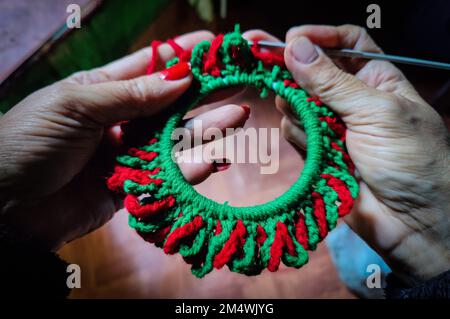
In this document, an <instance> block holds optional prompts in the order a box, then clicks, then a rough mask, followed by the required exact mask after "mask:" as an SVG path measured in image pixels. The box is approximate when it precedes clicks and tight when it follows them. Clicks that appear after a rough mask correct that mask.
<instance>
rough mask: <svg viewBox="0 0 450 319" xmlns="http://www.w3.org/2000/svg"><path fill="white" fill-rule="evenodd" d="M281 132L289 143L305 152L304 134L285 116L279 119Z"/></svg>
mask: <svg viewBox="0 0 450 319" xmlns="http://www.w3.org/2000/svg"><path fill="white" fill-rule="evenodd" d="M281 132H282V133H283V136H284V137H285V138H286V139H287V140H288V141H289V142H292V143H293V144H294V145H296V146H297V147H298V148H300V149H301V150H306V134H305V132H304V131H303V129H301V128H300V127H299V126H297V125H295V124H294V123H293V122H292V121H291V120H290V119H289V118H288V117H286V116H283V118H282V119H281Z"/></svg>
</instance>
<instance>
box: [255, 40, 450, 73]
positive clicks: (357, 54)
mask: <svg viewBox="0 0 450 319" xmlns="http://www.w3.org/2000/svg"><path fill="white" fill-rule="evenodd" d="M257 43H258V45H260V46H267V47H275V48H285V47H286V43H284V42H275V41H265V40H261V41H258V42H257ZM248 44H249V45H253V42H252V41H248ZM323 51H324V52H325V53H326V54H327V55H329V56H339V57H350V58H360V59H369V60H372V59H373V60H383V61H390V62H394V63H403V64H412V65H419V66H425V67H429V68H435V69H444V70H450V63H444V62H436V61H429V60H423V59H416V58H409V57H404V56H399V55H392V54H383V53H373V52H364V51H359V50H352V49H340V50H335V49H323Z"/></svg>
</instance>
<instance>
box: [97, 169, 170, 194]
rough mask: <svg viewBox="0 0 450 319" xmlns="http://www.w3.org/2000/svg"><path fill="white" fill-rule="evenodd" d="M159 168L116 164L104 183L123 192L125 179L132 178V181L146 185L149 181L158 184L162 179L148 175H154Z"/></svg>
mask: <svg viewBox="0 0 450 319" xmlns="http://www.w3.org/2000/svg"><path fill="white" fill-rule="evenodd" d="M159 170H160V168H159V167H157V168H155V169H154V170H152V171H148V170H139V169H134V168H131V167H125V166H119V165H117V166H116V167H115V168H114V174H113V175H111V177H110V178H109V179H108V180H107V182H106V183H107V185H108V188H109V189H112V190H114V191H117V192H123V183H124V182H125V181H126V180H132V181H133V182H135V183H138V184H141V185H147V184H150V183H154V184H156V185H160V184H161V183H162V182H163V180H162V179H155V178H151V177H150V176H151V175H155V174H156V173H158V172H159Z"/></svg>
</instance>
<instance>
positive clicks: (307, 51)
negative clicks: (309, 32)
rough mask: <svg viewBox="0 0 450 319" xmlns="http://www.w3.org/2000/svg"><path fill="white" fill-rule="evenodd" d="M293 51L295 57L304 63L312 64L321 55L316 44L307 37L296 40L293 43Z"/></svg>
mask: <svg viewBox="0 0 450 319" xmlns="http://www.w3.org/2000/svg"><path fill="white" fill-rule="evenodd" d="M292 53H293V55H294V58H295V59H296V60H297V61H298V62H300V63H302V64H310V63H312V62H314V60H316V59H317V57H318V56H319V53H317V50H316V48H315V47H314V45H313V44H312V43H311V41H309V39H308V38H305V37H300V38H297V39H295V40H294V43H293V44H292Z"/></svg>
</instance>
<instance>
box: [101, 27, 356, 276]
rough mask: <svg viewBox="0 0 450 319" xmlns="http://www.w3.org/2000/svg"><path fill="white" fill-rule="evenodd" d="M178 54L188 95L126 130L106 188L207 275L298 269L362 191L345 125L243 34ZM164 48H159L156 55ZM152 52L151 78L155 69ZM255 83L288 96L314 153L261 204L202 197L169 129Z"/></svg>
mask: <svg viewBox="0 0 450 319" xmlns="http://www.w3.org/2000/svg"><path fill="white" fill-rule="evenodd" d="M167 43H168V44H170V45H171V46H172V47H173V48H174V50H175V53H176V55H177V57H176V58H175V59H173V60H172V61H170V62H168V63H167V66H172V65H174V64H176V63H179V62H180V61H183V62H190V64H191V70H192V75H193V78H194V80H193V83H192V85H191V87H190V89H189V90H188V92H187V93H186V94H185V95H184V96H183V97H182V98H180V99H179V100H178V101H177V102H176V103H175V104H174V105H173V106H172V107H171V108H170V109H169V110H168V111H166V112H165V113H163V114H161V115H160V117H159V118H158V119H155V118H152V119H141V120H136V121H130V122H126V123H123V124H122V139H123V143H124V145H126V147H127V150H126V152H125V154H123V155H120V156H118V157H117V163H116V166H115V169H114V173H113V174H112V176H111V177H110V178H109V179H108V181H107V184H108V187H109V188H110V189H111V190H113V191H115V192H118V193H121V194H123V195H124V196H125V199H124V206H125V208H126V210H127V211H128V212H129V225H130V226H131V227H132V228H134V229H135V230H136V231H137V232H138V233H139V235H140V236H142V238H143V239H144V240H146V241H148V242H150V243H153V244H155V245H156V246H158V247H160V248H162V249H163V250H164V252H165V253H166V254H175V253H179V254H180V255H182V256H183V258H184V260H185V261H186V262H187V263H189V264H191V265H192V273H193V274H194V275H195V276H197V277H203V276H205V275H206V274H208V273H209V272H211V271H212V270H213V269H214V268H216V269H220V268H222V267H224V266H225V265H227V266H228V268H229V269H230V270H231V271H234V272H238V273H242V274H246V275H257V274H259V273H260V272H261V271H262V270H264V269H265V268H267V269H268V270H269V271H277V270H278V268H279V266H280V264H281V262H283V263H284V264H285V265H286V266H288V267H295V268H300V267H301V266H302V265H304V264H305V263H306V262H307V261H308V253H307V251H308V250H314V249H316V247H317V244H318V243H319V242H320V241H321V240H323V239H324V238H325V236H326V235H327V233H328V232H329V231H331V230H332V229H333V228H334V227H335V226H336V223H337V220H338V217H341V216H344V215H346V214H348V213H349V212H350V210H351V208H352V206H353V201H354V199H355V198H356V197H357V195H358V183H357V182H356V180H355V178H354V175H353V174H354V166H353V163H352V161H351V159H350V157H349V155H348V153H347V150H346V147H345V133H346V128H345V125H344V124H343V122H342V121H341V120H340V119H339V118H338V117H337V116H336V114H334V113H333V112H332V111H331V110H330V109H329V108H328V107H326V106H325V105H323V104H322V102H321V101H320V99H319V98H318V97H310V96H308V94H307V93H306V92H305V91H304V90H302V89H301V88H299V86H298V85H297V84H296V83H295V82H294V81H293V79H292V75H291V74H290V73H289V71H288V70H287V69H286V67H285V65H284V61H283V57H282V56H279V55H276V54H274V53H270V52H263V51H261V50H260V48H259V47H258V44H257V42H256V43H254V45H252V46H251V47H250V46H249V44H248V42H247V41H246V40H245V39H244V38H242V36H241V33H240V31H239V28H238V27H236V30H235V31H234V32H231V33H228V34H225V35H223V34H221V35H218V36H217V37H216V38H215V39H214V40H212V41H211V42H209V41H203V42H200V43H199V44H197V45H196V46H195V47H194V48H193V49H192V51H186V50H183V49H182V48H181V47H179V46H178V45H177V44H176V43H175V41H173V40H169V41H167ZM160 44H161V42H157V41H155V42H153V43H152V48H153V52H154V53H156V49H157V47H158V45H160ZM156 58H157V56H156V55H155V54H154V55H153V59H152V62H151V63H150V65H149V67H148V72H149V73H152V72H153V69H154V65H155V60H156ZM237 85H243V86H253V87H256V88H257V89H259V90H260V93H261V97H263V98H264V97H266V96H267V94H268V91H273V92H275V94H277V95H279V96H281V97H282V98H284V99H285V100H286V101H287V102H288V103H289V104H290V105H291V106H292V107H293V110H294V112H295V113H296V115H297V117H298V119H299V121H300V123H301V124H302V125H303V127H304V129H305V133H306V135H307V150H306V151H307V157H306V160H305V166H304V168H303V171H302V172H301V174H299V175H300V176H299V178H298V180H297V181H296V182H295V183H294V184H293V185H292V186H291V188H290V189H289V190H288V191H286V193H284V194H283V195H281V196H280V197H278V198H276V199H274V200H272V201H270V202H267V203H265V204H262V205H257V206H249V207H233V206H230V205H228V204H227V203H224V204H220V203H217V202H215V201H212V200H210V199H208V198H206V197H204V196H202V195H201V194H199V193H197V192H196V191H195V189H194V188H193V187H192V186H191V185H190V184H189V183H188V182H187V181H186V180H185V179H184V177H183V175H182V173H181V171H180V169H179V167H178V164H177V163H176V162H174V160H173V154H172V148H173V146H174V144H175V143H176V141H174V140H173V139H172V132H173V131H174V129H175V128H177V127H178V126H180V123H181V121H182V119H183V116H184V115H185V114H186V112H187V111H189V110H190V109H192V108H194V107H195V106H196V105H198V103H199V102H200V101H201V100H202V99H203V98H204V97H205V96H207V95H208V94H210V93H211V92H214V91H215V90H217V89H221V88H226V87H230V86H237Z"/></svg>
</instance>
